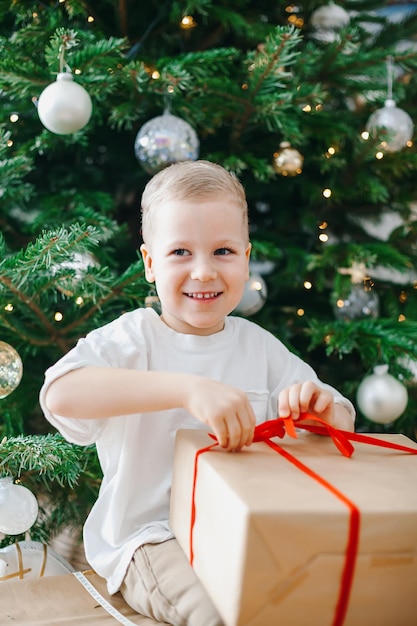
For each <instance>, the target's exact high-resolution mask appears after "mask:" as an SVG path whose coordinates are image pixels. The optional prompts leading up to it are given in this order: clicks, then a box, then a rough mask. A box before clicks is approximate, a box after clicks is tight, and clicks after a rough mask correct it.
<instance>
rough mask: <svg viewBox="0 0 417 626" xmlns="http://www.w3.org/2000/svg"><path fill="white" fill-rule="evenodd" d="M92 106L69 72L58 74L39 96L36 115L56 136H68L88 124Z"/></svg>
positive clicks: (85, 92) (87, 96) (88, 97)
mask: <svg viewBox="0 0 417 626" xmlns="http://www.w3.org/2000/svg"><path fill="white" fill-rule="evenodd" d="M92 110H93V105H92V103H91V98H90V96H89V94H88V93H87V91H86V90H85V89H84V87H82V86H81V85H79V84H78V83H76V82H74V79H73V76H72V73H71V72H60V73H59V74H58V76H57V78H56V81H55V82H54V83H51V84H50V85H48V86H47V87H46V88H45V89H44V90H43V91H42V93H41V95H40V96H39V100H38V115H39V119H40V121H41V122H42V124H43V125H44V126H45V128H47V129H48V130H49V131H51V133H55V134H56V135H70V134H71V133H76V132H77V131H79V130H81V129H82V128H84V126H85V125H86V124H87V123H88V122H89V120H90V117H91V113H92Z"/></svg>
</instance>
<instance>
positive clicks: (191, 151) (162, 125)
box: [135, 111, 200, 175]
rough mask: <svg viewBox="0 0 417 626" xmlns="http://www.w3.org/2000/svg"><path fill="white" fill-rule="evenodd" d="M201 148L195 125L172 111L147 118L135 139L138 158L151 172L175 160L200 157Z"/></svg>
mask: <svg viewBox="0 0 417 626" xmlns="http://www.w3.org/2000/svg"><path fill="white" fill-rule="evenodd" d="M199 148H200V142H199V139H198V137H197V133H196V132H195V130H194V129H193V128H192V126H190V124H188V122H186V121H185V120H182V119H181V118H180V117H176V116H175V115H171V113H169V112H168V111H165V112H164V114H163V115H159V116H158V117H154V118H153V119H151V120H149V121H148V122H146V124H144V125H143V126H142V128H141V129H140V130H139V132H138V134H137V135H136V139H135V155H136V158H137V160H138V161H139V163H140V164H141V166H142V167H143V169H144V170H145V172H147V173H148V174H151V175H153V174H156V173H157V172H159V171H160V170H162V169H164V168H165V167H167V166H168V165H171V164H172V163H179V162H180V161H196V160H197V159H198V154H199Z"/></svg>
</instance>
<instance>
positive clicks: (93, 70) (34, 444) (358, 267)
mask: <svg viewBox="0 0 417 626" xmlns="http://www.w3.org/2000/svg"><path fill="white" fill-rule="evenodd" d="M0 11H1V13H0V16H1V17H0V47H1V55H0V103H1V108H2V113H3V114H2V118H1V123H0V133H1V141H0V226H1V236H0V250H1V252H0V340H1V343H0V394H1V395H0V397H1V398H2V399H1V404H0V408H1V414H0V415H1V419H0V439H3V441H2V443H1V446H0V471H1V473H0V476H8V475H12V476H14V477H20V479H21V480H22V482H24V484H26V485H28V486H29V487H30V488H31V489H32V490H33V491H34V492H35V493H37V495H39V494H44V495H45V499H44V500H42V502H44V506H43V508H42V511H43V515H41V516H40V517H39V520H40V521H39V520H38V522H37V524H36V525H35V526H34V527H33V529H32V534H33V537H35V538H42V539H44V538H47V537H48V536H50V535H51V533H53V532H56V530H57V529H58V528H59V527H60V526H62V525H63V524H65V523H68V522H69V521H70V522H71V523H75V524H76V523H82V521H83V518H84V516H85V514H86V512H87V511H88V507H89V506H90V505H91V502H92V501H93V500H94V497H95V494H96V492H97V488H98V486H99V482H100V471H99V468H98V464H97V460H96V458H95V453H94V449H91V448H88V449H80V448H76V447H74V446H71V445H70V444H67V443H66V442H64V441H63V440H62V438H61V437H60V436H59V435H57V434H56V433H51V432H50V427H49V425H48V424H47V422H46V421H45V419H44V418H43V416H42V414H41V412H40V408H39V403H38V394H39V389H40V387H41V385H42V382H43V376H44V372H45V370H46V369H47V368H48V367H49V366H50V365H52V364H53V363H54V362H55V361H56V360H57V359H58V358H59V357H60V356H61V355H62V354H64V353H65V352H66V351H67V350H69V349H70V348H71V347H72V346H73V345H74V344H75V342H76V341H77V339H78V338H79V337H81V336H83V335H85V334H86V333H87V332H88V331H89V330H91V329H93V328H95V327H97V326H99V325H102V324H104V323H106V322H108V321H111V320H112V319H114V318H115V317H116V316H118V315H119V314H121V313H122V312H123V311H126V310H129V309H132V308H135V307H138V306H145V305H147V306H157V298H156V295H155V294H153V293H152V292H150V291H149V286H148V285H147V284H146V281H145V279H144V275H143V270H142V263H141V260H140V258H139V253H138V251H139V246H140V243H141V239H140V221H139V205H140V196H141V192H142V190H143V188H144V186H145V184H146V183H147V181H148V180H149V178H150V176H152V174H153V173H155V172H157V171H158V170H160V169H162V168H163V167H165V166H166V165H168V164H169V163H171V162H176V161H180V160H186V159H196V158H202V159H207V160H210V161H215V162H217V163H220V164H221V165H223V166H224V167H226V168H227V169H229V170H231V171H233V172H235V173H236V174H237V175H238V177H239V178H240V179H241V181H242V182H243V184H244V186H245V188H246V191H247V196H248V203H249V214H250V228H251V239H252V243H253V254H252V261H251V272H252V275H251V278H250V280H249V281H248V285H247V292H246V293H245V295H244V298H243V300H242V302H241V303H240V305H239V307H238V309H237V310H236V313H238V314H240V315H244V316H247V317H250V318H251V319H253V320H254V321H256V322H258V323H259V324H261V325H262V326H264V327H266V328H267V329H269V330H270V331H271V332H273V333H274V334H276V335H277V336H278V337H279V338H280V339H281V340H282V341H284V342H285V343H286V344H287V345H288V346H290V347H291V349H292V350H294V351H296V352H297V353H299V354H301V355H302V356H303V358H305V360H307V361H308V362H310V363H311V365H312V366H313V367H314V368H315V369H316V371H317V373H318V374H319V376H320V377H321V378H322V379H323V380H325V381H326V382H329V383H330V384H333V385H334V386H336V387H337V388H339V389H340V390H341V391H342V392H344V393H345V394H346V395H347V396H348V397H349V398H350V399H351V400H352V401H353V402H354V403H355V404H356V406H357V409H358V418H357V428H358V429H359V430H364V431H376V432H402V433H405V434H407V435H408V436H410V437H412V438H415V437H416V430H415V429H416V415H417V412H416V401H417V386H416V381H417V365H416V362H417V341H416V339H417V272H416V271H415V269H414V268H415V267H416V265H417V242H416V232H417V231H416V227H417V187H416V185H415V177H416V171H417V152H416V149H415V146H414V144H413V131H414V126H413V120H414V121H415V120H417V105H416V103H417V97H416V96H417V80H416V74H415V70H416V68H417V41H416V39H415V33H416V32H417V6H416V5H404V7H402V6H401V5H397V4H393V5H387V3H380V2H378V1H374V0H369V1H365V2H362V1H358V0H355V1H354V2H353V1H352V2H345V3H344V4H343V6H341V5H336V4H333V3H330V4H320V3H319V2H316V1H315V0H311V1H310V0H307V1H306V2H303V3H302V5H287V4H286V3H281V2H278V1H275V2H270V1H268V0H261V1H259V0H257V1H256V2H254V1H253V0H230V1H228V2H223V1H219V0H195V1H194V2H182V1H180V0H177V1H176V0H171V1H170V0H168V1H167V2H164V3H159V2H155V1H153V0H149V1H148V2H146V3H145V2H143V3H142V2H136V3H133V2H132V3H129V2H126V1H120V2H113V1H111V0H108V1H106V2H94V1H92V2H89V3H85V2H83V1H81V0H60V1H59V2H52V1H51V2H33V3H28V2H20V1H19V0H14V1H13V2H6V1H4V0H2V1H1V2H0ZM374 368H376V369H375V371H374ZM75 484H77V490H76V495H75V491H74V485H75ZM6 541H7V538H6Z"/></svg>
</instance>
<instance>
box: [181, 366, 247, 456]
mask: <svg viewBox="0 0 417 626" xmlns="http://www.w3.org/2000/svg"><path fill="white" fill-rule="evenodd" d="M184 406H185V408H186V409H187V410H188V411H189V412H190V413H191V414H192V415H194V417H196V418H197V419H199V420H200V421H201V422H203V423H204V424H207V425H208V426H209V427H210V428H211V430H212V431H213V433H214V435H216V437H217V441H218V442H219V444H220V446H221V447H222V448H225V449H226V450H240V449H241V448H242V447H243V446H249V445H250V444H251V443H252V440H253V433H254V429H255V421H256V420H255V415H254V413H253V409H252V406H251V404H250V402H249V399H248V397H247V395H246V394H245V393H244V392H243V391H241V390H240V389H236V388H235V387H231V386H230V385H225V384H223V383H220V382H217V381H215V380H211V379H208V378H202V377H201V378H200V377H195V378H193V381H192V383H191V385H190V386H189V388H188V390H187V392H186V399H185V404H184Z"/></svg>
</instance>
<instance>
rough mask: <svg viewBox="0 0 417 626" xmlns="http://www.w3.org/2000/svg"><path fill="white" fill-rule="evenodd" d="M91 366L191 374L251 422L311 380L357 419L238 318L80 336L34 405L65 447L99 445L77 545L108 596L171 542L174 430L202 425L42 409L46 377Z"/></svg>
mask: <svg viewBox="0 0 417 626" xmlns="http://www.w3.org/2000/svg"><path fill="white" fill-rule="evenodd" d="M90 365H94V366H101V367H120V368H129V369H137V370H164V371H174V372H189V373H193V374H197V375H198V374H200V375H203V376H208V377H210V378H212V379H215V380H219V381H222V382H224V383H228V384H230V385H234V386H236V387H238V388H240V389H243V390H244V391H245V392H246V393H247V394H248V397H249V400H250V402H251V404H252V407H253V410H254V412H255V415H256V420H257V423H261V422H264V421H265V420H269V419H275V418H276V417H277V397H278V394H279V392H280V390H281V389H283V388H285V387H287V386H288V385H291V384H293V383H296V382H299V381H303V380H312V381H315V382H316V383H318V384H319V385H321V386H322V387H326V388H328V389H330V390H331V391H332V393H333V394H334V396H335V400H336V402H340V403H343V404H344V405H346V406H347V408H348V409H349V410H350V411H351V413H352V420H353V419H354V409H353V406H352V404H351V403H350V402H349V401H348V400H347V399H346V398H343V396H341V394H340V393H338V392H337V391H336V390H334V389H333V388H332V387H329V386H328V385H325V384H324V383H322V382H320V381H319V380H318V378H317V376H316V374H315V372H314V371H313V370H312V368H311V367H310V366H309V365H307V364H306V363H304V362H303V361H302V360H301V359H299V358H298V357H297V356H295V355H294V354H292V353H291V352H290V351H289V350H288V349H287V348H286V347H285V346H284V345H283V344H282V343H281V342H280V341H279V340H278V339H276V338H275V337H274V336H273V335H272V334H271V333H269V332H268V331H266V330H264V329H263V328H261V327H260V326H258V325H256V324H254V323H253V322H250V321H248V320H245V319H242V318H239V317H234V316H231V317H227V318H226V320H225V327H224V329H223V330H222V331H221V332H219V333H215V334H213V335H209V336H199V335H184V334H180V333H177V332H176V331H174V330H173V329H171V328H169V327H168V326H167V325H166V324H165V323H164V322H162V321H161V319H160V318H159V316H158V315H157V313H156V312H155V311H154V310H153V309H150V308H145V309H137V310H135V311H132V312H130V313H125V314H123V315H122V316H121V317H119V318H118V319H116V320H114V321H113V322H111V323H109V324H107V325H105V326H103V327H101V328H99V329H97V330H94V331H92V332H91V333H89V334H88V335H87V337H86V338H83V339H80V340H79V342H78V343H77V345H76V346H75V347H74V348H73V349H72V350H70V351H69V352H68V354H66V355H65V356H64V357H63V358H62V359H60V360H59V361H58V362H57V363H56V364H55V365H54V366H53V367H51V368H49V369H48V370H47V372H46V374H45V383H44V385H43V387H42V389H41V393H40V403H41V407H42V409H43V411H44V413H45V416H46V418H47V419H48V420H49V421H50V422H51V423H52V424H53V425H54V426H55V427H56V428H57V429H58V431H60V432H61V433H62V435H63V436H64V437H65V438H66V439H67V440H68V441H71V442H73V443H76V444H80V445H89V444H92V443H95V444H96V446H97V453H98V457H99V460H100V463H101V467H102V470H103V480H102V484H101V488H100V493H99V496H98V499H97V501H96V503H95V504H94V506H93V508H92V510H91V512H90V515H89V516H88V518H87V521H86V523H85V526H84V546H85V551H86V556H87V559H88V561H89V563H90V565H91V566H92V567H93V568H94V570H95V571H96V572H97V573H98V574H100V575H101V576H103V577H104V578H106V579H107V584H108V590H109V593H111V594H112V593H115V592H116V591H118V589H119V587H120V584H121V582H122V580H123V578H124V575H125V573H126V569H127V567H128V565H129V562H130V560H131V558H132V556H133V554H134V552H135V550H136V548H138V547H139V546H140V545H142V544H144V543H149V542H151V543H157V542H160V541H164V540H166V539H169V538H171V537H172V536H173V535H172V532H171V529H170V527H169V521H168V516H169V498H170V488H171V470H172V462H173V451H174V441H175V434H176V431H177V430H178V429H179V428H202V429H207V426H206V425H205V424H203V423H202V422H200V421H198V420H197V419H196V418H195V417H193V416H192V415H191V414H190V413H188V412H187V411H186V410H184V409H171V410H167V411H160V412H153V413H142V414H141V413H137V414H133V415H121V416H118V417H110V418H106V419H70V418H65V417H62V416H59V415H54V414H52V413H51V412H50V411H48V409H47V407H46V404H45V393H46V390H47V388H48V386H49V385H50V384H51V383H52V381H54V380H55V379H56V378H58V377H59V376H62V375H63V374H65V373H67V372H69V371H71V370H73V369H78V368H80V367H86V366H90ZM74 393H77V390H76V389H74ZM86 417H87V418H88V416H86Z"/></svg>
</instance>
